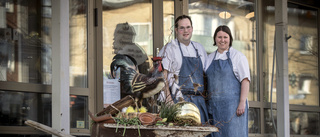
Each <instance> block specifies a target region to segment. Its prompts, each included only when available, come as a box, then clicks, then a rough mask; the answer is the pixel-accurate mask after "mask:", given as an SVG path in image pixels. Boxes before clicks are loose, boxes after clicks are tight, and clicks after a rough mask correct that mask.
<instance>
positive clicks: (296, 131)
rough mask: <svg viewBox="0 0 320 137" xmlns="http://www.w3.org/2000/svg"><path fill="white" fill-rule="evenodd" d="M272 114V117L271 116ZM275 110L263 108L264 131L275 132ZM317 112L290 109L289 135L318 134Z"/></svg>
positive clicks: (318, 121) (319, 133)
mask: <svg viewBox="0 0 320 137" xmlns="http://www.w3.org/2000/svg"><path fill="white" fill-rule="evenodd" d="M271 114H272V115H273V118H272V117H271ZM276 114H277V112H276V110H273V111H272V113H271V111H270V109H265V117H264V120H265V122H266V124H265V133H275V132H276V131H275V130H274V129H275V126H273V125H274V124H273V123H275V124H277V115H276ZM319 117H320V115H319V113H314V112H300V111H290V134H291V135H320V132H319V128H320V125H319V123H320V120H319Z"/></svg>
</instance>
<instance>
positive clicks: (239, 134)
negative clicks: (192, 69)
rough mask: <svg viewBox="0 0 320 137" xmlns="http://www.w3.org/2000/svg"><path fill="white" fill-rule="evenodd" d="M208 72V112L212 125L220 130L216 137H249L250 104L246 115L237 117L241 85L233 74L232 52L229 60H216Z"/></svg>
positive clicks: (228, 53)
mask: <svg viewBox="0 0 320 137" xmlns="http://www.w3.org/2000/svg"><path fill="white" fill-rule="evenodd" d="M216 55H217V51H216V54H215V56H214V58H213V61H212V63H211V64H210V66H209V68H208V69H207V70H206V75H207V80H208V97H209V98H208V111H209V117H210V119H212V123H211V124H212V125H215V126H216V127H218V128H219V132H215V133H213V135H214V136H215V137H248V107H247V106H248V103H247V101H246V108H245V113H244V114H242V115H241V116H239V117H238V116H237V114H236V111H237V108H238V105H239V100H240V94H241V93H240V92H241V83H240V82H239V81H238V79H237V78H236V76H235V75H234V73H233V67H232V62H231V59H230V52H229V51H228V52H227V57H228V59H227V60H220V59H219V60H214V59H215V58H216Z"/></svg>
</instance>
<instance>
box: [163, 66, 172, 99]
mask: <svg viewBox="0 0 320 137" xmlns="http://www.w3.org/2000/svg"><path fill="white" fill-rule="evenodd" d="M163 76H164V79H165V81H166V83H165V87H164V93H165V96H166V101H165V102H166V103H171V104H174V102H173V100H172V97H171V93H170V89H169V80H168V70H166V69H165V70H164V71H163Z"/></svg>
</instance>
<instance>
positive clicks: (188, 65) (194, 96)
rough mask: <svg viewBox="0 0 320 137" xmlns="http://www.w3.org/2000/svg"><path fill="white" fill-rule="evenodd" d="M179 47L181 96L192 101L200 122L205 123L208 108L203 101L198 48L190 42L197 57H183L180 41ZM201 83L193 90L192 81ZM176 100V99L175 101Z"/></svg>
mask: <svg viewBox="0 0 320 137" xmlns="http://www.w3.org/2000/svg"><path fill="white" fill-rule="evenodd" d="M178 44H179V49H180V52H181V55H182V65H181V69H180V72H179V86H180V89H181V93H182V94H183V98H184V100H185V101H188V102H192V103H194V104H195V105H196V106H197V107H198V108H199V111H200V115H201V123H203V124H204V123H206V122H208V120H209V116H208V110H207V107H206V103H205V98H204V96H203V91H204V82H203V81H204V79H203V78H204V77H203V76H204V73H203V67H202V61H201V58H200V56H199V53H198V50H197V49H196V48H195V47H194V45H193V43H192V42H191V44H192V46H193V48H194V49H195V51H196V53H197V57H185V56H183V53H182V50H181V46H180V42H178ZM190 77H191V78H192V81H193V83H198V84H201V85H202V86H201V87H199V88H198V90H197V92H194V87H193V83H192V81H191V78H190ZM175 102H176V101H175Z"/></svg>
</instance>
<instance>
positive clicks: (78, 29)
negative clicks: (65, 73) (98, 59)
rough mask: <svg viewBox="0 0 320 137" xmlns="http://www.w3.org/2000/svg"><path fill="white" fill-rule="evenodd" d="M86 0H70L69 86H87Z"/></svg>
mask: <svg viewBox="0 0 320 137" xmlns="http://www.w3.org/2000/svg"><path fill="white" fill-rule="evenodd" d="M86 3H87V0H70V3H69V5H70V7H69V8H70V17H69V18H70V26H69V27H70V29H69V31H70V86H73V87H81V88H87V87H88V83H87V80H88V73H87V71H88V67H87V55H88V53H87V4H86Z"/></svg>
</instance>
